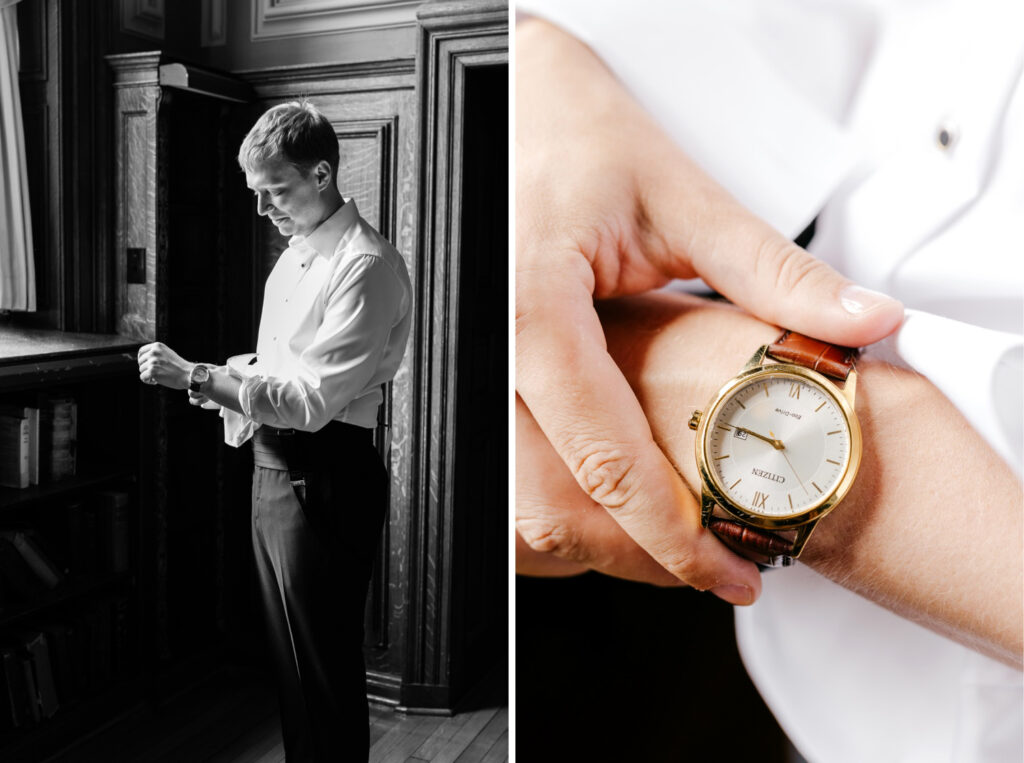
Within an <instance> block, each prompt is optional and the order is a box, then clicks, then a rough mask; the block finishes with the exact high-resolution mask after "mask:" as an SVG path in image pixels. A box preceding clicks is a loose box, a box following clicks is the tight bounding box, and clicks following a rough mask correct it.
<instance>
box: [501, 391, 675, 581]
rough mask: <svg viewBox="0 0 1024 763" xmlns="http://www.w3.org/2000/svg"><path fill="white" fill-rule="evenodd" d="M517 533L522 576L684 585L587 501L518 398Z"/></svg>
mask: <svg viewBox="0 0 1024 763" xmlns="http://www.w3.org/2000/svg"><path fill="white" fill-rule="evenodd" d="M516 530H517V533H516V572H518V573H520V574H526V575H539V576H564V575H575V574H579V573H580V572H583V571H586V570H587V569H594V570H597V571H599V572H603V573H605V574H607V575H614V576H615V577H620V578H626V579H628V580H639V581H642V582H646V583H654V584H655V585H663V586H673V585H681V584H682V583H681V581H680V580H679V579H678V578H676V577H675V576H674V575H672V574H671V573H669V572H668V571H667V570H666V569H665V568H664V567H662V566H661V565H660V564H658V563H657V562H656V561H654V559H652V558H651V556H650V554H648V553H647V552H646V551H644V550H643V549H642V548H641V547H640V546H639V545H637V543H636V541H634V540H633V539H632V538H630V537H629V535H627V534H626V532H625V531H624V530H623V529H622V528H621V527H620V526H619V524H618V523H617V522H616V521H615V520H614V519H613V518H612V517H611V516H610V515H609V514H608V512H607V511H605V509H604V508H603V507H601V506H599V505H598V504H596V503H594V501H592V500H591V499H590V498H589V497H587V495H586V494H585V493H584V492H583V491H582V490H581V489H580V486H579V485H577V484H576V480H575V479H573V476H572V474H571V473H570V472H569V470H568V469H567V468H566V466H565V464H564V463H562V460H561V459H560V458H559V457H558V454H557V453H556V452H555V451H554V449H553V448H552V447H551V444H550V443H549V442H548V441H547V438H546V437H545V436H544V433H543V432H542V431H541V430H540V427H538V426H537V423H536V421H534V419H533V417H532V416H531V415H530V412H529V410H528V409H527V408H526V405H525V404H523V401H522V400H521V399H520V398H518V397H517V398H516Z"/></svg>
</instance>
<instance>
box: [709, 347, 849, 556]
mask: <svg viewBox="0 0 1024 763" xmlns="http://www.w3.org/2000/svg"><path fill="white" fill-rule="evenodd" d="M856 355H857V351H856V350H853V349H849V348H846V347H837V346H835V345H831V344H826V343H825V342H820V341H818V340H816V339H811V338H809V337H806V336H803V335H801V334H797V333H794V332H792V331H786V332H784V333H783V334H782V336H781V337H779V339H778V341H776V342H775V343H774V344H771V345H764V346H762V347H760V348H759V349H758V351H757V352H756V353H754V356H753V357H752V358H751V359H750V360H749V361H748V362H747V364H746V365H745V366H744V367H743V369H742V370H741V371H740V372H739V373H738V374H737V375H736V376H735V377H734V378H733V379H731V380H729V382H727V383H726V384H725V385H724V386H723V387H722V388H721V389H720V390H719V391H718V393H717V394H716V395H715V397H714V399H712V401H711V403H710V404H709V406H708V408H707V412H706V413H702V412H701V411H694V412H693V415H692V416H691V418H690V422H689V426H690V429H695V430H697V444H696V450H697V469H698V471H699V473H700V478H701V483H702V485H701V524H702V525H703V526H704V527H707V528H709V529H710V530H712V531H713V532H714V533H715V534H716V535H718V537H719V538H721V540H722V541H723V542H724V543H725V544H726V545H727V546H729V547H730V548H731V549H733V550H734V551H736V552H737V553H738V554H740V555H741V556H745V557H746V558H748V559H751V560H753V561H755V562H757V563H758V564H760V565H762V566H766V567H786V566H789V565H791V564H793V561H794V560H795V559H796V558H797V557H798V556H800V552H801V551H802V550H803V548H804V544H805V543H806V542H807V539H808V538H809V537H810V535H811V532H812V531H813V530H814V527H815V525H816V524H817V523H818V521H819V520H820V519H821V518H822V517H824V516H825V515H826V514H828V513H829V512H830V511H832V509H834V508H835V507H836V505H837V504H838V503H839V502H840V501H841V500H843V498H844V497H845V496H846V494H847V493H848V492H849V490H850V487H851V485H852V484H853V480H854V477H856V475H857V469H858V467H859V466H860V458H861V449H862V440H861V433H860V425H859V423H858V422H857V416H856V414H855V413H854V396H855V392H856V387H857V371H856V370H855V368H854V359H855V358H856ZM769 361H776V362H769ZM833 380H834V381H833ZM835 382H845V383H844V384H843V387H842V389H840V388H839V387H838V386H837V384H836V383H835Z"/></svg>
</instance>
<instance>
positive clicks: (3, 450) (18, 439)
mask: <svg viewBox="0 0 1024 763" xmlns="http://www.w3.org/2000/svg"><path fill="white" fill-rule="evenodd" d="M29 445H30V436H29V421H28V419H26V418H19V417H17V416H6V415H0V486H2V487H14V488H26V487H28V486H29V475H30V471H29V451H30V448H29Z"/></svg>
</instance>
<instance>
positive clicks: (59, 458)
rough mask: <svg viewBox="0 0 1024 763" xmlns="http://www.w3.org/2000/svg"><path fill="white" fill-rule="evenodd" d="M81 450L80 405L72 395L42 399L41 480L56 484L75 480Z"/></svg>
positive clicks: (40, 426)
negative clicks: (69, 478)
mask: <svg viewBox="0 0 1024 763" xmlns="http://www.w3.org/2000/svg"><path fill="white" fill-rule="evenodd" d="M77 449H78V404H77V403H76V402H75V398H74V397H72V396H70V395H55V394H50V395H41V396H40V398H39V461H40V463H39V480H40V482H56V481H57V480H62V479H66V478H67V477H73V476H75V471H76V463H77Z"/></svg>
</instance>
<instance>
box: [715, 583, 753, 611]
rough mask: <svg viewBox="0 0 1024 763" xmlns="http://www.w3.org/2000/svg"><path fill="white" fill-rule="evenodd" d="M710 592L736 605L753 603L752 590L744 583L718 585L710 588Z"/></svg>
mask: <svg viewBox="0 0 1024 763" xmlns="http://www.w3.org/2000/svg"><path fill="white" fill-rule="evenodd" d="M711 593H713V594H714V595H715V596H717V597H718V598H719V599H721V600H722V601H727V602H729V603H730V604H736V605H738V606H741V607H743V606H746V605H747V604H753V603H754V591H753V590H752V589H751V588H750V587H749V586H745V585H720V586H715V587H714V588H712V589H711Z"/></svg>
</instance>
